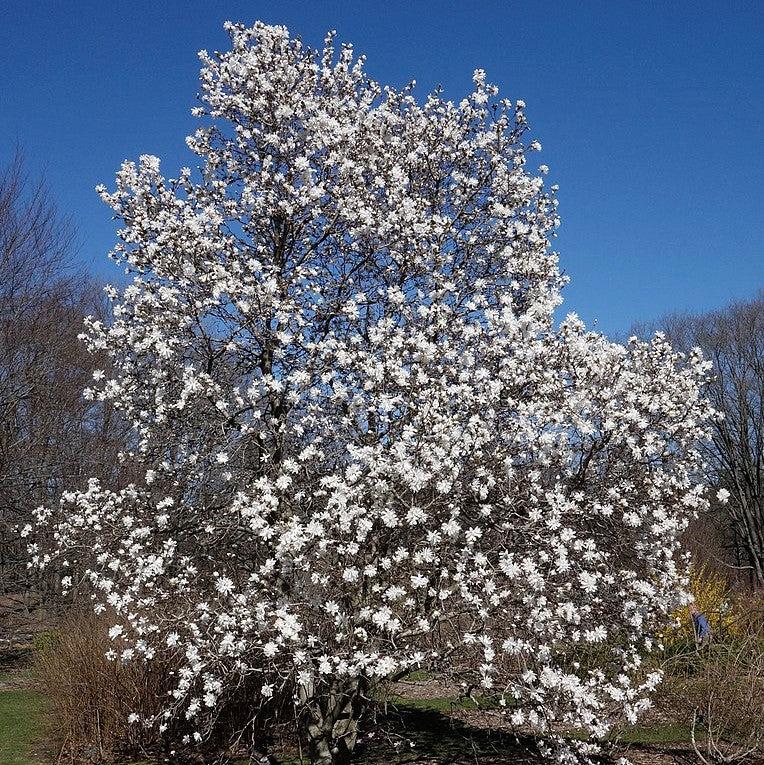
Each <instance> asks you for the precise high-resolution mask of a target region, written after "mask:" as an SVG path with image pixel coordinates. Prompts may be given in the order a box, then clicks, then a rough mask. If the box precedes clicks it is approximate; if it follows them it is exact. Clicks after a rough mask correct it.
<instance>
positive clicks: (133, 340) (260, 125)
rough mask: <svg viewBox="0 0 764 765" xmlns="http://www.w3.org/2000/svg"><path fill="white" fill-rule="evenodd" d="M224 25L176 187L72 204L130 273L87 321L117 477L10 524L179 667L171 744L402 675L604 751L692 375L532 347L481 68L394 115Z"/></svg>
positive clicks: (659, 592)
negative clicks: (47, 536)
mask: <svg viewBox="0 0 764 765" xmlns="http://www.w3.org/2000/svg"><path fill="white" fill-rule="evenodd" d="M228 29H229V32H230V34H231V38H232V50H231V51H229V52H227V53H223V54H220V55H219V56H212V55H208V54H206V53H202V54H201V58H202V63H203V69H202V73H201V81H202V93H201V103H202V105H201V106H200V107H199V108H198V109H197V110H196V113H197V114H198V115H199V116H200V117H202V118H204V123H203V125H202V126H201V127H200V128H199V129H198V130H197V131H196V132H195V133H194V135H192V136H191V137H190V138H189V139H188V145H189V147H190V148H191V149H192V150H193V151H194V152H195V153H196V154H197V155H198V157H199V160H200V163H201V173H200V174H199V176H198V177H196V176H195V175H194V174H193V173H192V172H191V171H190V170H186V169H184V170H182V171H181V172H180V174H179V177H178V178H177V179H175V180H168V179H166V178H165V177H164V176H163V175H162V174H161V173H160V166H159V160H158V159H157V158H155V157H151V156H143V157H141V158H140V160H139V161H138V162H137V163H133V162H126V163H125V164H124V165H123V166H122V169H121V170H120V172H119V173H118V175H117V182H116V189H115V191H113V192H108V191H107V190H105V189H103V188H102V189H101V190H100V193H101V196H102V197H103V199H104V200H105V201H106V202H107V203H108V204H109V205H110V206H111V207H112V208H113V210H114V212H115V214H116V215H117V217H119V218H121V219H122V220H123V222H124V228H123V229H122V231H121V232H120V237H121V243H120V244H119V245H118V246H117V248H116V249H115V251H114V254H113V255H114V257H115V258H116V259H117V261H118V262H120V263H121V264H123V265H124V266H125V267H126V268H127V269H128V271H129V272H130V273H131V274H132V277H133V280H132V283H130V284H129V285H128V286H126V287H125V288H124V289H123V290H122V291H121V293H120V292H119V291H117V290H113V289H112V290H111V294H112V295H113V296H114V297H113V299H114V318H113V321H112V322H111V324H109V325H105V324H103V323H102V322H100V321H98V320H96V319H92V320H90V321H89V327H88V334H87V337H88V343H89V344H90V347H91V348H92V349H93V350H105V351H106V352H108V353H109V355H110V356H111V361H112V365H111V367H110V370H111V371H110V372H109V373H108V374H104V376H103V377H101V376H100V375H99V376H97V377H95V378H94V387H93V391H94V393H93V395H95V396H97V397H98V398H100V399H102V400H104V401H108V402H110V403H111V404H112V405H113V406H114V407H116V408H117V409H119V410H120V411H121V413H122V414H123V415H124V416H125V417H126V418H127V419H128V420H129V421H130V422H131V423H132V425H133V433H134V447H133V449H132V451H131V452H130V453H129V454H127V455H126V457H125V458H126V459H128V460H130V461H132V462H134V463H135V464H136V465H137V466H138V467H139V469H137V470H136V471H134V474H135V475H145V480H144V481H142V482H140V481H139V482H136V483H135V484H131V485H129V486H127V487H125V488H124V489H122V490H121V491H111V490H107V489H106V488H104V487H102V486H101V485H99V483H98V482H97V481H91V482H90V483H89V484H88V485H87V486H86V487H84V488H81V489H80V490H79V491H75V490H73V491H70V492H67V493H66V494H65V495H64V498H63V500H62V503H61V507H60V508H58V509H43V510H41V511H40V513H39V521H40V524H41V525H42V526H45V527H48V528H49V529H50V530H51V531H52V534H53V537H54V538H55V541H56V544H57V546H58V552H59V554H60V555H61V556H62V557H64V558H65V559H66V560H67V561H68V562H69V563H70V564H71V565H72V566H73V567H76V568H77V569H78V570H83V571H84V572H85V573H86V575H87V577H88V578H89V581H90V583H91V586H92V588H93V591H94V593H95V595H96V599H97V600H98V601H99V602H103V603H108V604H109V605H110V606H111V608H113V609H114V611H116V613H117V614H118V616H119V619H120V625H121V626H120V627H119V628H115V629H114V630H112V637H115V638H116V637H117V636H120V637H121V638H122V640H121V641H120V642H121V643H125V642H126V643H129V644H130V646H131V648H129V649H127V650H131V651H133V652H134V653H135V654H136V655H141V656H149V655H153V654H151V652H154V651H156V652H158V653H163V654H164V655H168V656H172V658H173V660H174V661H176V662H179V663H180V667H179V670H178V672H177V678H178V685H177V688H176V690H175V693H174V696H173V698H174V705H173V708H172V710H171V711H173V712H177V711H179V710H184V712H185V715H186V718H187V719H188V720H189V721H191V722H189V724H193V725H197V726H198V727H199V729H202V730H203V726H204V715H205V714H206V712H205V709H206V708H209V707H210V706H212V707H214V705H215V704H217V703H218V699H219V698H220V697H221V693H222V692H223V691H222V689H223V688H224V687H225V685H226V684H228V683H230V684H233V685H235V684H236V683H237V682H239V680H240V679H241V678H242V677H245V676H246V677H248V676H252V675H255V676H257V677H258V678H259V680H261V681H262V684H261V686H260V688H261V691H260V693H261V699H260V700H257V699H254V700H253V701H252V703H253V705H255V706H256V705H257V704H259V703H264V704H265V703H269V699H271V697H273V696H275V695H277V693H278V692H281V691H280V689H283V688H287V687H297V688H298V689H299V691H298V693H299V695H298V699H297V703H298V704H301V705H303V706H304V707H305V708H307V710H308V711H311V712H312V713H314V718H313V719H324V718H323V717H322V716H321V715H322V714H323V712H321V710H324V712H325V711H326V708H327V705H328V704H333V703H338V702H337V699H338V698H339V699H350V698H357V696H354V694H356V693H357V692H358V690H359V688H361V689H362V688H364V687H365V686H366V685H368V684H369V683H370V682H371V681H372V680H376V679H379V678H390V677H393V676H395V675H397V674H399V673H401V672H405V670H406V669H408V668H412V667H415V666H422V667H427V668H428V669H431V670H434V671H436V672H452V673H454V674H456V675H459V677H460V679H463V680H464V681H465V682H472V683H474V684H476V685H477V684H482V685H483V686H484V687H487V688H488V687H493V688H495V689H500V695H502V696H504V697H506V698H508V699H511V700H512V705H513V708H514V709H513V712H512V715H511V719H512V722H513V723H514V724H516V725H530V726H534V727H535V728H536V729H537V730H539V731H541V732H548V721H549V720H550V719H554V720H555V721H556V724H558V725H559V726H561V727H563V728H572V727H582V728H585V729H587V730H588V731H589V732H590V733H591V734H592V735H596V736H600V735H603V734H604V733H605V732H606V731H607V730H608V727H609V725H611V724H612V721H613V720H614V719H616V717H617V714H616V713H617V711H618V709H620V712H621V713H622V715H624V716H626V717H627V718H630V717H632V716H633V715H634V714H636V712H637V711H639V709H641V708H642V706H641V702H640V700H641V699H643V698H644V697H645V695H646V694H648V693H649V692H650V690H651V689H652V688H653V687H654V685H655V682H656V681H655V679H654V678H645V677H643V670H642V669H641V664H642V662H641V656H642V655H643V653H644V646H645V637H646V636H649V634H650V631H651V630H652V629H654V628H655V627H656V625H659V624H661V623H662V621H663V620H664V619H665V618H666V617H667V615H668V614H669V613H670V611H671V609H672V608H673V606H674V603H675V601H676V597H677V594H678V592H679V590H680V589H681V583H682V577H681V566H680V565H679V563H678V560H677V553H678V551H679V547H678V537H679V534H680V533H681V532H682V530H683V529H684V527H685V524H686V522H687V520H688V519H689V518H690V517H691V515H692V514H693V513H694V512H696V511H697V510H699V509H702V508H703V507H704V506H705V502H706V500H705V493H704V489H703V487H699V486H697V485H695V483H694V481H693V476H695V475H696V474H697V472H698V466H699V456H698V454H697V453H696V452H695V451H694V450H693V447H692V445H693V444H694V443H695V442H696V440H697V438H698V437H699V436H700V435H701V434H702V433H703V431H704V428H705V424H706V421H707V419H708V417H709V416H710V415H711V414H712V412H711V411H710V410H709V408H708V406H707V404H706V403H705V402H704V400H703V399H702V398H701V397H700V395H699V386H700V383H701V382H702V381H703V379H704V377H705V375H706V373H707V369H708V365H707V364H706V362H705V361H704V360H703V359H702V358H701V357H700V355H699V353H697V352H694V353H693V354H691V355H690V356H689V357H688V358H684V357H681V356H680V355H679V354H676V353H674V352H673V351H672V349H671V348H670V347H669V346H668V344H667V342H666V341H665V338H663V337H662V336H660V335H658V336H656V337H655V338H654V340H653V341H652V342H650V343H641V342H639V341H637V340H636V339H632V340H630V341H629V343H628V344H627V345H626V346H622V345H619V344H615V343H612V342H610V341H608V340H607V339H606V338H604V337H602V336H600V335H598V334H595V333H590V332H587V331H586V330H585V329H584V327H583V325H582V323H581V322H580V321H579V320H578V318H577V317H575V316H569V317H567V318H566V319H565V320H564V321H563V322H562V324H561V326H560V327H559V328H558V329H555V328H554V326H553V312H554V310H555V309H556V307H557V306H558V305H559V304H560V302H561V298H560V288H561V287H562V285H563V281H564V280H563V279H562V277H561V276H560V272H559V269H558V263H557V256H556V254H555V253H554V252H552V251H551V250H550V239H551V237H552V236H553V233H554V229H555V227H556V226H557V224H558V218H557V213H556V201H555V199H554V196H553V193H552V194H550V193H549V192H547V191H546V190H545V189H544V186H543V183H542V180H541V179H540V178H538V177H536V176H534V175H532V174H530V173H529V172H528V171H527V169H526V159H525V155H526V145H525V142H524V141H525V131H526V122H525V117H524V112H523V111H522V110H523V109H524V106H525V105H524V103H523V102H522V101H517V102H516V108H515V109H513V108H512V106H511V104H510V103H509V102H507V101H497V100H496V89H495V88H494V87H493V86H491V85H489V84H487V83H486V80H485V73H484V72H482V70H477V71H476V72H475V76H474V92H473V93H472V94H471V95H470V96H469V97H467V98H465V99H464V100H463V101H462V102H460V103H459V104H454V103H452V102H450V101H446V100H444V99H443V98H442V97H441V96H440V94H438V93H435V94H433V95H431V96H429V97H427V98H426V99H425V100H424V103H420V102H418V101H417V100H416V99H415V98H414V96H413V93H412V91H411V89H410V88H406V89H403V90H402V91H396V90H394V89H392V88H384V89H383V88H382V87H380V86H379V85H377V84H376V83H374V82H372V81H370V80H369V79H368V77H367V75H366V73H365V71H364V62H363V60H362V59H355V60H354V58H353V53H352V49H351V48H350V47H349V46H344V47H343V48H342V50H341V51H340V52H339V53H338V54H337V53H335V51H334V48H333V42H332V38H331V37H329V38H328V39H327V42H326V47H325V49H324V51H323V52H319V53H316V52H313V51H310V50H308V49H306V48H305V47H304V46H303V45H302V44H301V43H300V42H299V41H297V40H294V39H291V38H290V37H289V35H288V33H287V31H286V30H285V29H284V28H282V27H270V26H266V25H263V24H257V25H255V26H254V27H252V28H251V29H249V28H244V27H241V26H237V25H229V27H228ZM527 148H528V149H531V150H540V149H541V146H540V144H538V142H536V141H534V142H531V143H530V144H528V146H527ZM542 172H543V173H545V172H546V168H545V167H544V168H543V169H542ZM38 562H40V563H44V562H45V560H44V559H43V556H42V555H38ZM122 625H123V626H122ZM466 625H469V628H470V630H471V633H470V635H466V634H463V633H462V630H464V629H465V628H466ZM117 629H119V630H121V629H124V634H122V633H121V632H120V631H115V630H117ZM605 640H606V641H607V642H606V643H604V646H606V647H603V646H602V645H601V646H599V647H598V649H597V650H596V651H587V650H583V651H582V652H581V656H582V657H587V658H586V659H584V658H581V659H580V663H579V662H575V663H571V658H570V657H571V651H575V646H576V645H577V644H587V643H601V642H602V641H605ZM123 655H124V654H123ZM330 689H333V690H331V693H329V690H330ZM337 689H340V690H339V691H337ZM342 694H346V695H345V696H343V695H342ZM342 703H345V701H342ZM348 703H349V702H348ZM163 724H165V723H163ZM311 735H313V734H311ZM316 735H318V734H316ZM320 735H325V736H328V737H331V735H333V734H332V733H331V729H329V730H328V731H326V730H324V731H323V732H321V734H320ZM582 751H583V750H582Z"/></svg>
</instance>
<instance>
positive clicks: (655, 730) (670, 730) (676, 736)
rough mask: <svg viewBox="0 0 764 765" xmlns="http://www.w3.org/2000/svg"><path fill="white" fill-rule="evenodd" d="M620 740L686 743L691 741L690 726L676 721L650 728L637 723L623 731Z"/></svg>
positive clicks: (642, 742)
mask: <svg viewBox="0 0 764 765" xmlns="http://www.w3.org/2000/svg"><path fill="white" fill-rule="evenodd" d="M618 740H619V741H621V742H622V743H624V744H686V743H688V742H689V741H690V728H689V727H688V726H687V725H681V724H676V723H666V724H664V725H651V726H650V727H649V728H647V727H642V726H640V725H637V726H636V727H634V728H628V729H627V730H625V731H623V733H622V734H621V735H620V736H619V738H618Z"/></svg>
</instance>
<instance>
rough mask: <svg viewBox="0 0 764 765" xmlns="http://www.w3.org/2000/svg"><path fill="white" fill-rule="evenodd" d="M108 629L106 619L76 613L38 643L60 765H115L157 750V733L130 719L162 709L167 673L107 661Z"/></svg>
mask: <svg viewBox="0 0 764 765" xmlns="http://www.w3.org/2000/svg"><path fill="white" fill-rule="evenodd" d="M107 629H108V624H107V623H106V622H105V621H104V620H103V619H99V618H98V617H96V616H94V615H92V614H86V613H75V614H71V615H69V616H67V617H66V618H65V619H64V620H63V621H62V622H61V623H60V624H59V626H58V627H57V629H56V630H55V632H51V633H48V634H46V635H44V636H42V637H41V638H40V639H38V646H37V648H38V650H37V651H36V657H35V669H36V676H37V678H38V681H39V683H40V689H41V690H42V691H43V692H44V693H45V695H46V696H47V697H48V698H49V699H50V707H49V709H50V713H49V715H48V718H49V724H48V730H47V731H46V733H47V737H48V739H49V740H50V744H51V748H55V750H56V752H57V755H58V760H57V762H59V763H81V762H90V763H105V762H113V761H114V759H115V758H119V757H122V756H126V755H138V754H145V753H146V752H148V751H151V750H155V749H156V748H157V747H158V745H159V741H158V737H157V734H156V732H155V730H154V729H147V728H145V727H143V726H142V725H140V724H132V725H130V724H128V722H127V718H128V716H129V715H130V714H131V713H132V712H138V713H141V714H144V715H152V714H155V713H156V712H157V711H158V710H159V706H160V704H161V702H162V700H163V698H164V694H165V688H164V685H163V683H164V682H165V681H163V679H162V676H163V674H164V673H163V671H162V669H163V668H160V667H152V666H151V665H147V664H144V663H135V664H122V663H120V662H115V661H109V660H108V659H107V658H106V652H107V651H108V649H109V648H110V647H111V644H110V640H109V637H108V634H107Z"/></svg>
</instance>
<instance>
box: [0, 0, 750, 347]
mask: <svg viewBox="0 0 764 765" xmlns="http://www.w3.org/2000/svg"><path fill="white" fill-rule="evenodd" d="M2 14H3V17H2V20H1V21H0V161H2V160H5V159H7V158H8V157H9V156H10V154H11V153H12V151H13V148H14V146H15V144H16V143H17V142H19V143H20V144H21V145H22V146H23V148H24V150H25V152H26V154H27V157H28V161H29V166H30V168H31V169H32V171H33V172H35V173H37V172H41V171H44V172H45V173H46V175H47V178H48V181H49V184H50V186H51V188H52V191H53V193H54V195H55V197H56V198H57V199H58V201H59V204H60V206H61V208H62V210H63V211H64V212H67V213H69V214H71V215H72V217H73V218H74V220H75V222H76V224H77V226H78V228H79V231H80V240H81V249H80V258H81V260H82V262H83V263H84V264H85V265H86V267H87V268H88V269H90V270H91V271H92V272H94V273H95V274H97V275H98V276H99V277H101V278H105V279H109V278H114V273H115V272H114V270H113V267H112V266H111V265H110V264H109V263H108V261H107V260H106V253H107V252H108V250H109V249H110V248H111V246H112V244H113V242H114V224H113V222H112V221H111V220H110V211H109V210H108V208H106V207H105V206H104V205H103V204H102V203H101V202H100V200H99V199H98V198H97V197H96V195H95V193H94V191H93V188H94V186H95V185H96V184H97V183H106V184H107V185H108V186H111V185H112V181H113V177H114V172H115V171H116V170H117V168H118V166H119V164H120V162H121V161H122V160H123V159H125V158H136V157H137V156H138V155H139V154H142V153H151V154H156V155H158V156H160V157H161V158H162V161H163V167H164V170H165V172H167V173H168V174H170V175H172V174H173V173H174V171H175V169H177V167H179V166H180V165H183V164H188V163H189V162H191V161H192V159H191V158H189V155H188V153H187V151H186V149H185V146H184V143H183V138H184V136H185V135H186V134H188V133H189V132H190V131H191V130H192V128H193V125H194V119H193V118H192V117H191V116H190V114H189V111H190V109H191V107H192V106H193V105H194V99H195V95H196V92H197V75H198V69H199V64H198V61H197V58H196V52H197V51H198V50H199V49H201V48H207V49H209V50H213V49H222V48H225V47H227V37H226V35H225V33H224V32H223V31H222V23H223V21H224V20H226V19H227V18H230V19H233V20H238V21H244V22H252V21H254V20H256V19H263V20H264V21H267V22H270V23H279V24H286V25H287V26H288V27H289V28H290V30H291V31H292V32H293V33H294V34H299V35H301V36H302V38H303V39H304V40H306V41H307V42H308V43H310V44H312V45H319V44H320V42H321V40H322V39H323V36H324V33H325V32H326V30H327V29H336V30H337V31H338V35H339V38H340V40H344V41H349V42H353V43H354V44H355V46H356V49H357V50H358V51H359V52H363V53H365V54H367V57H368V64H367V68H368V70H369V72H370V74H371V75H372V76H373V77H375V78H376V79H377V80H380V81H382V82H384V83H390V84H393V85H402V84H403V83H404V82H407V81H408V80H410V79H416V80H417V83H418V86H417V89H418V92H419V93H420V95H424V94H425V93H426V92H427V91H428V90H430V89H431V88H432V87H434V86H435V85H436V84H442V85H443V86H444V88H445V91H446V95H447V96H448V97H452V98H460V97H461V96H462V95H464V94H465V93H466V92H467V91H468V88H469V86H470V80H471V74H472V71H473V70H474V69H475V68H477V67H482V68H484V69H486V70H487V72H488V77H489V79H490V80H491V81H492V82H495V83H496V84H498V85H499V87H500V88H501V90H502V92H503V93H504V94H505V95H506V96H507V97H509V98H511V99H517V98H522V99H524V100H525V101H526V103H527V105H528V110H527V112H528V116H529V119H530V122H531V125H532V128H533V131H532V133H533V137H535V138H538V139H539V140H540V141H541V143H542V144H543V146H544V151H543V153H542V154H541V155H535V157H538V158H539V162H545V163H546V164H548V165H549V166H550V168H551V172H550V176H549V180H550V182H551V183H558V184H559V185H560V193H559V198H560V210H561V215H562V221H563V225H562V228H561V229H560V236H559V239H558V242H557V248H558V249H559V250H560V252H561V262H562V265H563V268H564V270H565V271H566V273H568V274H569V276H570V277H571V279H572V282H571V284H570V286H569V287H568V288H567V289H566V291H565V297H566V303H565V306H566V308H567V309H568V310H575V311H576V312H578V313H579V314H580V315H581V316H582V317H583V318H584V319H585V321H586V322H587V324H589V325H591V324H593V323H594V322H595V321H596V322H597V326H598V327H599V328H600V329H602V330H603V331H606V332H609V333H617V334H618V333H622V332H625V331H626V330H628V328H629V326H630V325H631V324H632V323H633V322H634V321H643V320H650V319H653V318H656V317H658V316H660V315H662V314H664V313H666V312H669V311H676V310H706V309H709V308H714V307H717V306H721V305H723V304H725V303H727V302H729V301H730V300H733V299H737V298H743V297H746V296H748V295H751V294H753V293H754V292H755V291H757V290H758V289H760V288H762V287H764V3H761V2H750V3H743V2H716V3H711V2H702V1H699V2H692V3H689V2H660V3H650V2H624V1H622V0H610V2H580V3H579V2H554V1H553V0H549V1H547V2H544V3H532V2H527V1H526V2H522V3H521V2H513V1H506V0H505V1H502V0H494V1H493V2H479V1H473V2H463V1H462V2H416V0H408V2H394V1H392V0H388V2H319V1H318V0H312V1H306V2H290V1H289V0H280V1H279V2H254V1H251V2H209V1H208V2H198V1H197V0H185V2H175V1H167V2H163V1H161V0H154V2H150V3H149V2H142V1H140V0H139V1H134V2H130V3H122V2H121V3H116V2H76V1H73V2H36V3H31V2H20V1H18V0H11V1H10V2H8V0H6V2H5V3H4V4H3V12H2Z"/></svg>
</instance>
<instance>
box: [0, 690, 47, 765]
mask: <svg viewBox="0 0 764 765" xmlns="http://www.w3.org/2000/svg"><path fill="white" fill-rule="evenodd" d="M44 706H45V704H44V699H43V697H42V696H41V695H40V694H39V693H35V692H34V691H27V690H10V691H2V692H0V765H34V763H35V762H36V760H35V757H34V754H33V747H34V745H35V743H36V740H37V735H38V732H39V728H40V725H41V722H42V713H43V708H44Z"/></svg>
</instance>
